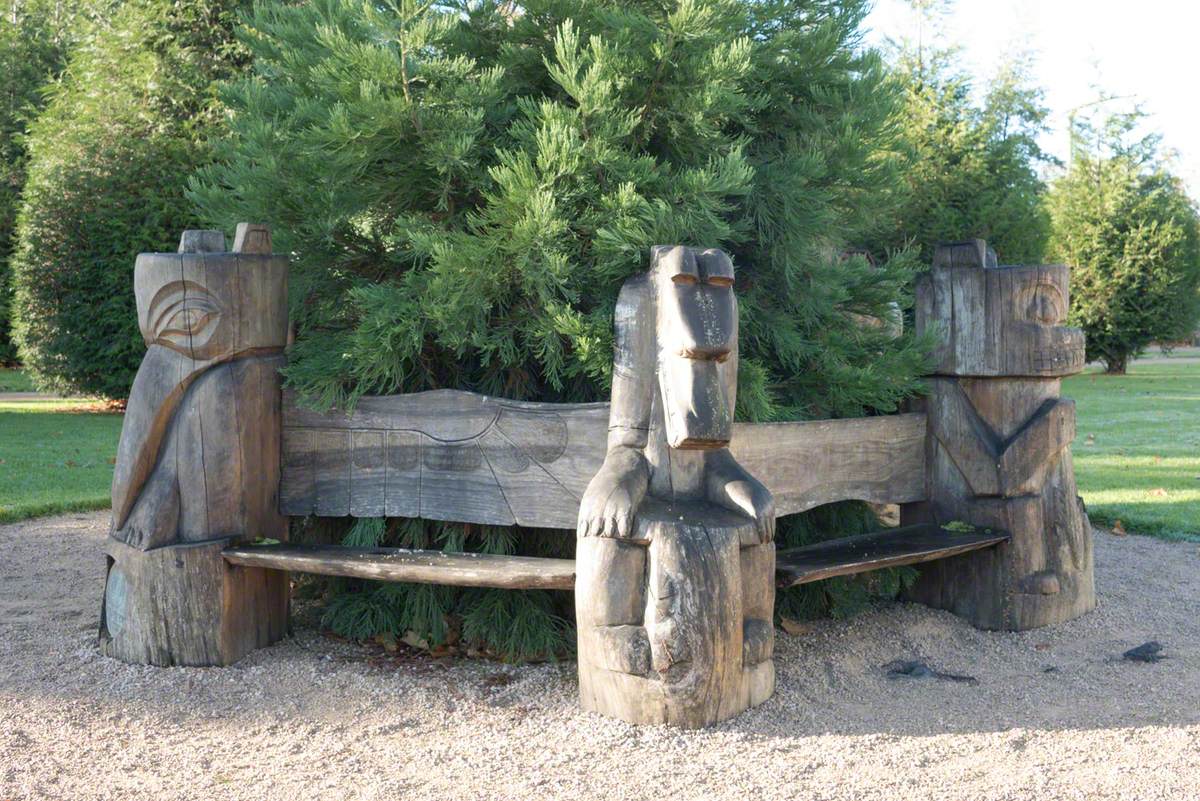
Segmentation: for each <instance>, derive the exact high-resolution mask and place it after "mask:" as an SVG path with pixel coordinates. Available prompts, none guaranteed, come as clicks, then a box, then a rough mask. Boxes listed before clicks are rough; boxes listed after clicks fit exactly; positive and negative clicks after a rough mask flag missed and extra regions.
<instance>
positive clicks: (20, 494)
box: [0, 370, 122, 523]
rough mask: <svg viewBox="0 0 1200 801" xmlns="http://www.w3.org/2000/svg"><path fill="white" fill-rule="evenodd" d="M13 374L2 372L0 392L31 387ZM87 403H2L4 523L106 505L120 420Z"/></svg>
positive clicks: (0, 497) (0, 509)
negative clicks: (22, 383) (20, 381)
mask: <svg viewBox="0 0 1200 801" xmlns="http://www.w3.org/2000/svg"><path fill="white" fill-rule="evenodd" d="M13 373H16V371H10V370H5V371H3V372H0V392H14V391H28V390H30V389H32V387H30V386H28V385H24V386H23V385H21V384H20V383H19V380H15V379H14V378H13V376H12V374H13ZM14 383H15V385H16V388H13V387H14ZM88 404H89V401H87V400H84V399H80V398H68V399H60V398H53V399H46V398H29V399H22V400H19V401H4V400H0V523H5V522H11V521H14V520H22V519H24V518H27V517H36V516H38V515H47V514H55V513H59V512H73V511H81V510H85V509H105V508H107V507H108V505H109V488H110V485H111V483H112V469H113V468H112V461H113V457H114V456H115V455H116V452H117V439H118V438H119V436H120V434H121V419H122V418H121V415H120V414H113V413H110V412H102V411H94V409H95V408H97V407H96V406H95V405H94V404H93V405H92V406H90V407H89V406H88ZM80 409H83V411H79V410H80ZM88 409H92V410H88Z"/></svg>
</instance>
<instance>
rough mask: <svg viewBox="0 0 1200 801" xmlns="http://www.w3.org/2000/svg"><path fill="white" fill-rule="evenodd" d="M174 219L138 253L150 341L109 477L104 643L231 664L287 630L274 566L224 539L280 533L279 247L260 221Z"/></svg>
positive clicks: (139, 292) (137, 652)
mask: <svg viewBox="0 0 1200 801" xmlns="http://www.w3.org/2000/svg"><path fill="white" fill-rule="evenodd" d="M224 250H225V238H224V236H223V235H222V234H221V232H219V231H185V232H184V234H183V237H182V240H181V242H180V246H179V252H178V253H143V254H141V255H139V256H138V258H137V263H136V266H135V269H134V290H135V293H136V297H137V308H138V322H139V324H140V327H141V330H142V334H143V336H144V337H145V340H146V345H147V351H146V356H145V358H144V359H143V361H142V365H141V367H140V368H139V370H138V373H137V376H136V378H135V379H134V383H133V387H132V389H131V391H130V396H129V403H128V406H127V410H126V414H125V421H124V424H123V426H122V429H121V441H120V444H119V446H118V449H117V461H116V467H115V470H114V474H113V486H112V501H113V511H112V527H111V529H110V533H109V539H108V543H107V546H106V548H105V552H106V554H107V557H108V575H107V580H106V585H105V591H104V600H103V604H102V611H101V621H100V647H101V650H102V651H103V652H104V653H105V654H107V655H109V656H113V657H116V658H118V659H121V660H123V661H126V662H132V663H139V664H152V665H227V664H230V663H231V662H234V661H236V660H237V659H239V658H241V657H242V656H243V655H244V654H246V653H247V652H248V651H251V650H253V649H254V648H258V647H261V646H264V645H268V644H270V643H272V642H275V641H276V640H278V639H279V638H280V637H282V636H283V635H284V633H285V630H286V626H287V613H288V577H287V574H286V573H283V572H278V571H271V570H265V569H262V568H257V567H240V566H231V565H227V564H226V563H225V561H224V560H223V559H222V557H221V550H222V549H223V548H224V547H225V546H227V545H229V544H232V543H237V542H245V541H250V540H254V539H256V538H260V537H262V538H272V539H278V540H282V539H285V538H286V535H287V519H286V518H285V517H283V516H282V515H281V514H280V513H279V511H278V509H277V494H278V486H279V470H280V468H279V459H280V456H279V454H280V431H281V421H280V379H279V368H280V367H281V366H282V364H283V358H284V357H283V347H284V345H285V344H286V341H287V266H288V265H287V258H286V257H284V256H276V255H273V254H272V253H271V240H270V232H269V231H268V230H267V228H266V227H265V226H261V225H247V224H245V223H243V224H241V225H239V226H238V233H237V244H236V245H235V248H234V251H233V252H229V253H227V252H224Z"/></svg>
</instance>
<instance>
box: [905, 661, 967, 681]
mask: <svg viewBox="0 0 1200 801" xmlns="http://www.w3.org/2000/svg"><path fill="white" fill-rule="evenodd" d="M883 669H884V670H886V671H887V675H888V678H889V679H899V678H906V679H942V680H943V681H957V682H960V683H963V684H978V683H979V680H978V679H977V678H975V677H974V676H960V675H958V674H956V673H942V672H941V671H938V670H934V669H933V668H931V667H929V665H927V664H925V663H924V662H919V661H915V660H913V661H908V660H904V659H894V660H892V661H891V662H888V663H887V664H886V665H884V666H883Z"/></svg>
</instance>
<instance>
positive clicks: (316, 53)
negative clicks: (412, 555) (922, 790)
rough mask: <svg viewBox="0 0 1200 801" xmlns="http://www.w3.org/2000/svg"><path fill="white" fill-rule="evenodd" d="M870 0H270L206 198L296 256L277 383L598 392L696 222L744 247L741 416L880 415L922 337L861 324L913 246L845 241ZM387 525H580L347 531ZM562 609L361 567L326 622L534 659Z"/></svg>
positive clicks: (869, 200)
mask: <svg viewBox="0 0 1200 801" xmlns="http://www.w3.org/2000/svg"><path fill="white" fill-rule="evenodd" d="M866 5H867V4H866V3H865V2H828V1H827V0H806V1H804V2H783V1H782V0H770V1H768V2H742V1H737V0H691V1H689V2H679V3H666V4H664V3H661V2H607V1H600V2H597V0H587V1H586V2H585V1H584V0H547V1H546V2H539V1H537V0H535V1H533V2H525V3H519V4H514V3H511V2H477V1H474V0H473V1H472V2H446V3H439V4H436V5H430V4H426V3H417V2H410V1H409V0H396V2H385V3H379V4H363V3H357V2H342V1H341V0H320V2H315V3H310V4H302V5H294V6H292V5H283V4H262V5H259V6H258V7H257V8H256V10H255V13H254V15H253V18H252V20H251V21H250V24H249V30H248V32H247V35H246V39H245V42H246V45H247V46H248V47H249V48H250V49H251V50H252V51H253V54H254V59H255V71H254V74H253V75H252V76H251V77H249V78H246V79H244V80H240V81H235V82H234V83H233V84H232V85H230V86H229V87H228V89H227V90H226V93H225V98H226V101H227V102H228V104H229V106H230V108H231V109H232V110H233V127H232V135H231V136H230V137H229V138H228V139H227V140H225V141H224V142H223V143H222V144H221V145H220V150H219V153H220V160H219V163H217V164H216V165H214V166H212V167H209V168H206V169H203V170H201V171H200V172H199V174H198V176H197V179H196V180H195V182H194V183H193V184H192V190H193V196H194V198H195V199H196V201H197V202H198V203H199V205H200V207H201V208H202V209H203V210H204V212H205V214H206V215H207V217H208V218H209V219H210V220H211V221H212V222H214V223H216V224H219V225H222V226H224V227H226V228H228V227H229V226H231V225H232V224H233V223H234V222H235V221H237V220H239V219H255V220H263V221H267V222H270V223H272V224H273V225H274V226H275V227H276V230H277V231H278V239H277V242H278V244H279V245H281V246H282V247H284V248H286V249H287V250H288V251H290V252H292V253H293V254H294V255H295V262H294V268H293V281H292V284H293V292H294V297H293V304H292V313H293V319H294V321H295V323H296V343H295V346H294V347H293V348H292V349H291V352H290V354H289V359H290V364H289V367H288V370H287V379H288V382H289V383H290V384H291V386H292V387H294V388H296V389H298V390H300V391H301V392H302V393H304V395H305V396H306V397H307V398H308V400H309V402H310V403H314V404H317V405H320V406H329V405H331V404H341V403H346V402H352V401H353V400H354V398H356V397H357V396H358V395H360V394H361V393H365V392H371V393H387V392H397V391H400V392H411V391H416V390H423V389H429V388H433V387H458V388H463V389H472V390H476V391H479V392H484V393H489V394H494V395H501V396H505V397H510V398H519V399H537V400H547V401H585V400H597V399H603V398H605V397H606V395H607V391H608V383H609V378H610V370H611V362H612V314H613V307H614V303H615V299H616V295H617V291H618V289H619V287H620V286H621V283H622V281H624V279H625V278H627V277H629V276H631V275H633V274H635V273H637V272H639V271H642V270H645V269H646V267H647V259H648V252H649V249H650V246H651V245H654V244H661V243H683V244H689V245H700V246H716V247H722V248H724V249H725V250H726V251H728V252H729V253H731V254H732V255H733V258H734V261H735V263H736V265H737V269H738V279H737V287H736V288H737V291H738V294H739V296H740V299H741V320H742V322H741V352H742V360H741V370H740V379H741V383H740V387H739V393H738V414H739V415H740V416H741V417H742V418H744V419H753V420H772V419H789V418H797V417H815V416H829V415H847V414H860V413H862V412H864V411H865V410H868V409H882V410H891V409H894V408H895V407H896V404H897V402H898V401H899V400H900V399H901V398H903V397H905V396H906V395H908V394H909V393H911V392H912V391H913V388H914V387H915V386H916V376H917V375H919V374H920V372H921V366H922V362H923V355H922V350H921V348H919V347H917V345H916V344H915V343H914V342H913V340H912V339H911V338H909V337H902V338H900V339H893V338H891V336H890V334H889V333H888V332H887V330H886V329H884V328H881V327H873V326H870V325H864V324H862V322H861V321H862V318H863V317H864V316H865V317H876V318H882V317H886V316H888V315H889V314H891V313H892V309H893V305H892V304H894V303H896V302H901V303H903V302H906V298H905V293H906V289H905V287H906V286H907V285H908V282H909V278H910V262H909V261H906V260H905V259H903V258H898V259H895V260H893V261H890V262H887V263H885V264H882V265H880V266H878V267H873V266H872V265H869V264H868V263H867V262H866V260H865V259H863V258H862V257H855V258H849V259H844V258H842V257H841V254H842V253H843V252H844V250H845V246H846V245H858V244H861V243H862V242H865V241H869V240H870V239H872V238H873V237H877V236H879V234H880V231H881V229H882V228H884V227H886V225H887V224H888V221H889V220H890V219H891V218H892V212H893V208H892V206H893V204H894V202H895V197H896V195H897V193H898V191H899V190H900V188H901V187H902V182H901V175H900V172H899V169H898V166H899V165H898V162H897V158H896V139H895V137H896V133H897V131H896V129H895V120H896V119H897V117H896V110H897V107H896V101H897V97H896V94H895V93H894V92H893V91H892V89H891V88H890V87H889V85H888V83H887V82H886V79H885V72H884V69H883V65H882V63H881V61H880V57H879V55H878V54H877V53H875V52H873V51H870V50H867V49H864V48H863V47H862V43H861V41H860V39H859V33H858V31H859V25H860V23H861V21H862V17H863V15H864V13H865V9H866ZM811 528H812V521H811V520H808V521H805V520H801V521H794V522H793V524H792V525H791V526H785V527H783V531H782V532H781V539H782V541H783V542H784V543H785V544H786V543H788V542H794V541H796V540H797V539H799V538H802V537H804V536H807V535H808V533H810V531H811ZM383 539H386V540H387V541H389V542H394V543H402V544H405V545H409V546H430V545H434V546H436V547H444V548H448V549H454V550H459V549H464V548H465V549H482V550H491V551H506V552H512V551H514V550H523V551H524V552H530V551H532V552H534V553H543V554H546V553H554V554H559V555H561V554H564V553H566V554H568V555H569V554H570V550H571V548H572V547H573V541H574V540H573V537H572V536H571V535H570V534H569V533H565V532H560V533H556V534H554V535H553V536H545V535H544V534H538V533H536V532H515V531H512V530H509V529H487V528H479V527H463V526H452V525H445V524H441V523H429V522H422V521H413V520H390V521H387V523H386V524H385V523H384V522H382V521H370V522H365V523H361V524H359V525H358V526H356V527H355V529H354V530H353V531H352V532H351V534H350V535H349V541H351V542H355V543H359V544H369V543H376V542H379V541H381V540H383ZM838 586H841V585H838ZM846 586H849V585H846ZM831 591H832V592H837V591H839V590H837V589H836V588H835V589H834V590H831ZM857 591H858V590H857V589H856V588H855V589H846V590H845V592H846V593H851V592H857ZM789 597H793V602H794V603H796V604H800V603H802V599H801V600H795V599H796V598H798V596H789ZM819 603H820V602H819V601H818V604H819ZM568 618H569V613H567V612H566V610H564V609H563V608H562V607H561V604H560V603H559V602H558V601H554V600H551V598H550V597H549V596H548V595H547V594H545V593H506V592H503V591H471V592H465V593H464V592H457V591H452V590H449V589H446V588H441V589H438V588H429V587H418V586H405V585H392V586H381V587H372V586H370V585H368V586H365V587H358V589H357V591H354V592H348V593H344V594H341V595H339V596H338V598H337V599H336V600H335V601H334V603H333V606H332V607H331V608H330V616H329V618H328V619H329V621H330V622H331V624H332V625H335V626H336V627H338V628H339V629H340V630H342V631H344V632H346V633H352V634H355V635H358V636H363V635H366V634H373V633H377V632H380V631H389V630H404V629H414V630H416V631H418V632H419V633H420V634H421V635H422V636H427V637H432V638H434V639H437V638H442V637H447V636H453V635H452V632H454V631H455V630H461V634H462V636H464V637H465V638H466V639H468V640H471V641H474V642H476V643H483V644H485V645H487V646H489V647H492V648H494V649H495V650H496V651H498V652H500V653H504V654H508V655H517V654H526V655H527V654H530V653H537V652H539V651H540V652H546V651H554V650H557V649H558V648H560V647H561V646H562V644H563V639H562V638H563V635H564V633H565V632H566V631H567V629H566V623H565V621H566V620H567V619H568ZM447 621H449V622H447Z"/></svg>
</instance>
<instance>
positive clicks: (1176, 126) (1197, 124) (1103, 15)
mask: <svg viewBox="0 0 1200 801" xmlns="http://www.w3.org/2000/svg"><path fill="white" fill-rule="evenodd" d="M916 21H917V17H916V15H915V14H913V12H912V11H911V10H910V7H909V4H908V3H906V2H904V0H876V5H875V9H874V10H873V11H872V12H871V15H870V16H869V17H868V18H867V27H868V28H870V29H871V31H870V33H869V35H868V42H869V43H871V44H880V43H882V42H883V41H884V40H885V39H886V38H887V37H889V36H891V37H893V38H903V37H905V36H907V37H909V38H914V39H915V38H916V31H917V22H916ZM942 25H943V30H944V33H945V37H944V38H943V40H942V43H946V44H951V43H953V44H957V45H959V46H960V47H961V48H962V53H961V55H962V58H963V59H964V61H965V63H966V64H967V66H968V67H969V69H970V71H971V72H972V73H973V74H975V75H976V76H977V77H978V78H979V79H981V80H982V79H986V78H987V77H989V76H991V75H992V74H994V73H995V71H996V68H997V65H998V64H999V63H1000V62H1001V61H1002V60H1003V59H1004V57H1005V54H1006V53H1011V52H1013V51H1017V52H1021V51H1027V52H1031V53H1032V54H1033V55H1034V56H1035V59H1036V60H1035V62H1034V67H1033V71H1034V74H1035V77H1036V80H1037V82H1038V83H1039V84H1040V85H1041V86H1042V88H1043V89H1045V91H1046V96H1045V104H1046V106H1047V107H1048V108H1050V110H1051V117H1050V120H1049V122H1050V125H1051V132H1050V133H1049V134H1048V135H1047V137H1046V139H1045V140H1044V141H1043V143H1042V146H1043V147H1044V148H1046V149H1047V150H1049V151H1050V152H1052V153H1053V154H1054V155H1056V156H1058V157H1059V158H1060V159H1064V160H1065V157H1066V155H1067V142H1068V139H1067V116H1068V114H1069V113H1070V111H1071V110H1072V109H1074V108H1076V107H1078V106H1081V105H1083V104H1085V103H1091V102H1092V101H1094V100H1096V99H1097V98H1098V96H1099V95H1098V92H1097V88H1102V89H1103V90H1104V91H1105V92H1106V93H1107V94H1109V95H1118V96H1121V95H1134V96H1135V98H1136V101H1137V102H1140V103H1141V104H1142V108H1143V110H1144V111H1146V112H1148V113H1149V114H1150V115H1151V117H1150V119H1149V127H1150V129H1151V130H1156V131H1157V132H1159V133H1161V134H1162V135H1163V148H1164V149H1165V150H1169V151H1174V152H1175V153H1176V154H1177V156H1178V161H1177V162H1176V163H1175V165H1174V169H1175V171H1176V172H1177V173H1178V174H1179V175H1180V176H1182V177H1183V178H1184V180H1185V181H1186V182H1187V184H1188V188H1189V191H1190V193H1191V195H1192V197H1193V198H1195V199H1197V200H1200V67H1198V66H1197V65H1198V64H1200V37H1198V36H1197V34H1200V2H1198V1H1197V0H1137V2H1130V1H1129V0H1119V1H1118V0H957V2H955V3H954V4H953V5H952V6H951V11H950V13H949V14H948V15H947V16H946V17H944V20H943V23H942ZM1133 102H1135V101H1134V100H1132V99H1131V100H1126V101H1114V103H1115V104H1116V105H1115V106H1114V108H1115V109H1117V110H1124V109H1127V108H1128V105H1126V106H1122V104H1131V103H1133Z"/></svg>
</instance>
